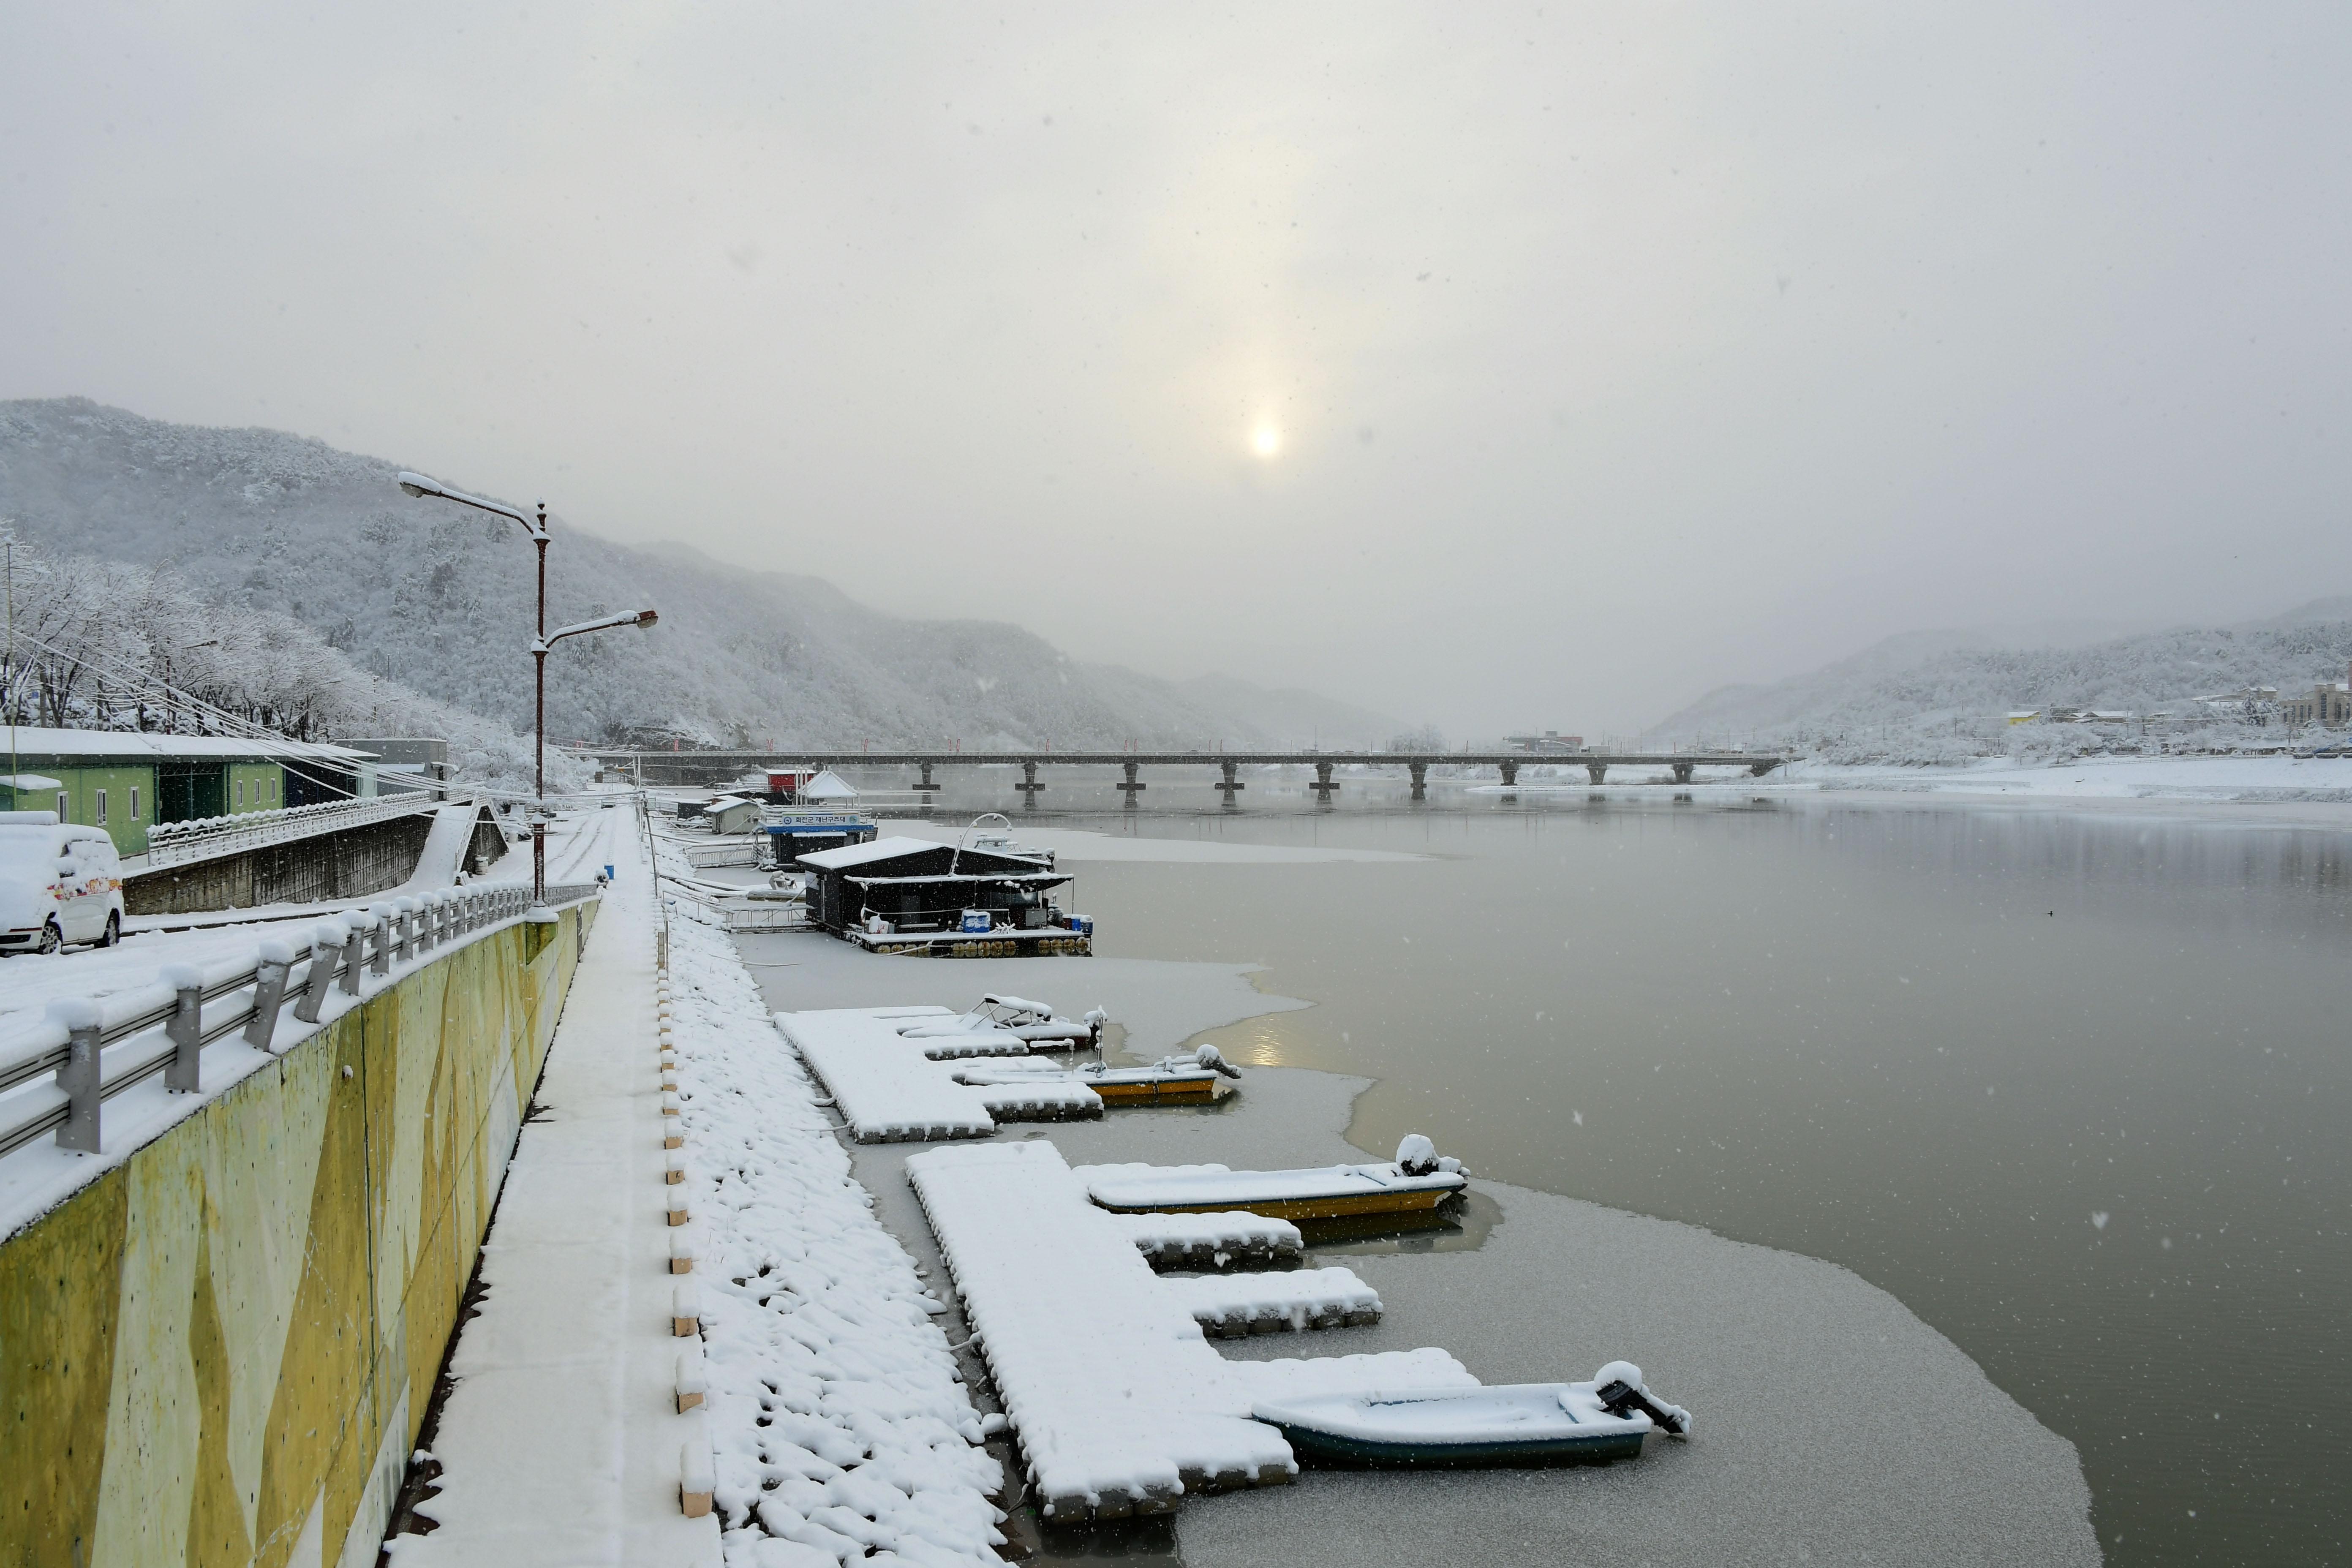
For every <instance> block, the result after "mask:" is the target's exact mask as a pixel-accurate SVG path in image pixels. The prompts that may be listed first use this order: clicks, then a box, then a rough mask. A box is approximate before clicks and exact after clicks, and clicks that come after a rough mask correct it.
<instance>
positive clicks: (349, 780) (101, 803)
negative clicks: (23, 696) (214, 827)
mask: <svg viewBox="0 0 2352 1568" xmlns="http://www.w3.org/2000/svg"><path fill="white" fill-rule="evenodd" d="M0 743H11V744H12V746H13V755H0V810H8V811H54V812H56V813H57V814H58V820H59V821H61V822H74V823H81V824H85V825H87V826H93V827H103V828H105V829H106V831H107V833H108V835H109V836H110V837H112V838H113V840H114V847H115V848H116V849H117V850H119V851H120V852H121V853H122V854H124V855H143V854H145V853H146V851H147V830H148V829H149V828H150V827H152V826H155V825H156V824H158V823H163V822H188V821H193V820H194V819H196V818H199V817H207V816H238V815H240V814H242V813H245V812H249V811H275V810H278V809H279V808H280V807H283V806H289V805H315V804H317V803H318V802H320V801H328V800H348V799H350V798H352V796H354V795H360V794H362V782H363V775H364V783H365V784H373V782H374V780H373V771H374V770H373V768H372V767H369V766H368V765H367V764H369V763H371V762H373V758H372V757H371V756H370V754H369V753H367V752H359V751H354V750H352V748H350V747H348V746H323V745H311V744H305V743H302V742H294V741H276V740H271V741H247V740H239V739H236V738H234V737H229V736H215V735H159V734H150V733H148V732H146V731H136V730H37V729H33V728H30V727H28V726H22V725H20V726H18V727H16V729H15V730H13V731H8V733H7V735H5V736H0ZM364 793H369V794H373V790H372V789H370V790H367V791H365V792H364Z"/></svg>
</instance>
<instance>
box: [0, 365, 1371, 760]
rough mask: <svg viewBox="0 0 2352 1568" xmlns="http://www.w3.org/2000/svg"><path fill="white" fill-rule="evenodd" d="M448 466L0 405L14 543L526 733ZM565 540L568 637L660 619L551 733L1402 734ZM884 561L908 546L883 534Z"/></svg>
mask: <svg viewBox="0 0 2352 1568" xmlns="http://www.w3.org/2000/svg"><path fill="white" fill-rule="evenodd" d="M432 466H433V465H432V463H431V460H430V455H429V454H414V455H411V456H410V457H409V458H408V459H407V460H406V461H404V462H401V463H394V462H389V461H385V460H383V459H381V458H367V457H361V456H357V455H354V454H352V453H348V452H342V451H338V450H336V449H335V448H333V447H329V446H326V445H324V444H323V443H321V442H318V441H314V440H310V439H308V438H305V437H296V436H289V435H286V434H283V433H281V432H278V431H272V430H258V429H246V430H226V429H214V428H208V427H204V426H182V425H169V424H164V423H162V422H159V421H156V420H152V419H145V418H142V417H140V416H137V415H135V414H130V413H126V412H124V411H123V410H121V409H116V408H109V407H105V406H102V405H98V404H95V403H92V402H89V400H87V399H83V398H53V399H42V400H28V401H21V402H10V403H0V519H5V520H9V521H13V524H14V526H15V527H16V530H17V531H18V533H19V534H20V535H21V536H23V537H26V538H27V539H30V540H32V541H34V542H37V544H38V545H40V546H41V547H43V548H44V549H46V550H47V551H49V552H53V553H56V554H59V555H90V556H100V557H104V558H107V559H110V560H116V561H124V562H131V563H140V564H143V565H163V566H168V567H170V568H172V569H173V571H175V572H176V573H178V574H180V575H181V576H182V577H184V578H185V579H186V580H188V581H189V582H191V583H193V584H196V585H198V586H199V587H200V588H203V589H205V590H207V591H209V592H212V593H215V594H216V595H220V596H222V597H223V598H225V599H226V600H228V601H230V602H233V603H236V604H239V605H247V606H251V607H254V608H258V609H267V610H275V611H280V612H283V613H285V614H287V615H290V616H293V617H295V618H296V619H298V620H299V621H302V622H304V623H306V624H307V625H309V626H312V627H315V628H316V629H317V630H318V631H319V632H320V634H321V635H322V636H323V637H325V638H326V639H327V641H328V642H329V643H331V645H333V646H334V647H337V648H340V649H341V650H342V651H343V652H344V653H345V654H347V655H348V656H349V657H350V658H352V660H353V661H354V662H355V663H357V664H359V665H360V666H361V667H362V668H365V669H367V670H369V671H371V672H373V673H374V674H376V675H379V676H382V677H384V678H386V679H391V680H394V681H398V682H400V683H402V684H404V685H406V686H408V687H411V688H413V689H416V690H417V691H420V692H422V693H425V695H427V696H429V697H432V698H436V699H438V700H444V701H447V702H451V703H455V704H457V705H458V706H460V707H463V708H466V709H468V710H472V711H474V712H477V713H480V714H484V715H487V716H489V717H492V718H495V719H498V720H500V721H504V722H506V723H508V724H510V725H514V726H517V727H519V728H527V727H528V725H529V724H530V654H529V647H530V606H531V596H532V594H533V584H532V570H533V568H532V561H531V555H532V552H531V550H530V546H529V544H528V542H526V541H525V539H524V537H523V535H522V533H521V531H520V530H519V529H517V528H516V527H515V526H514V525H513V524H512V523H511V522H509V521H505V520H503V519H499V518H495V517H491V516H488V515H486V514H484V513H481V512H478V511H473V510H467V509H465V508H461V507H458V506H455V505H453V504H450V503H446V502H439V501H420V500H410V499H408V498H406V497H404V496H403V495H402V494H401V493H400V491H399V489H397V487H396V485H395V484H394V479H393V476H394V473H395V472H396V471H397V470H398V469H399V468H404V467H414V468H425V469H427V470H428V471H429V470H430V469H431V468H432ZM435 477H436V478H437V479H441V480H442V481H444V482H445V483H447V484H450V485H453V486H457V487H460V488H463V487H464V486H465V483H466V479H465V476H464V475H462V474H453V473H438V474H436V476H435ZM501 499H505V500H528V498H501ZM551 524H552V528H553V531H554V533H555V542H554V544H553V546H552V547H551V550H550V551H549V553H548V564H549V570H548V578H549V592H548V600H549V604H548V620H549V625H550V626H551V627H552V626H562V625H565V624H567V623H570V622H572V621H577V620H583V619H586V618H588V617H590V616H596V615H599V614H602V613H606V612H611V611H617V610H623V609H634V608H637V607H640V606H645V605H651V606H653V607H655V608H656V609H658V610H659V611H660V612H661V617H662V618H661V624H660V625H659V626H656V627H655V628H653V629H652V630H650V631H646V632H636V631H627V632H607V633H603V634H600V635H597V636H593V637H580V638H574V639H571V640H569V641H566V642H565V643H563V644H562V645H561V646H560V647H558V649H557V650H556V651H555V652H554V653H553V654H552V655H551V657H550V658H549V661H548V675H549V679H548V731H549V734H550V735H551V737H556V736H561V737H563V738H566V739H588V740H595V741H604V740H608V739H617V738H620V737H623V736H637V737H641V738H645V739H654V738H656V737H661V736H670V735H676V736H679V737H682V738H683V739H684V740H685V742H686V743H688V744H694V743H697V742H711V743H721V744H739V745H768V744H775V745H778V746H782V747H786V748H790V747H796V746H826V747H835V746H854V745H858V744H861V743H864V742H871V743H872V744H873V746H874V747H875V748H876V749H877V750H879V749H885V748H895V747H904V746H936V745H943V744H946V743H949V742H960V743H961V745H962V746H963V747H964V748H966V749H980V748H985V747H1004V748H1031V747H1045V746H1055V747H1062V748H1073V747H1104V746H1117V745H1119V744H1121V743H1123V742H1129V741H1135V742H1142V743H1144V744H1147V745H1151V746H1157V747H1171V748H1177V747H1192V746H1199V747H1207V746H1211V745H1213V744H1216V743H1218V742H1223V743H1225V744H1227V745H1233V746H1245V745H1290V744H1300V743H1305V742H1309V741H1312V740H1316V739H1318V738H1319V739H1320V741H1321V742H1323V743H1324V744H1326V745H1330V744H1335V743H1343V744H1373V743H1377V742H1384V741H1386V740H1387V739H1388V738H1389V737H1390V736H1391V734H1393V733H1395V732H1396V731H1399V730H1402V729H1403V728H1404V725H1403V724H1402V723H1401V722H1399V721H1396V720H1393V719H1390V718H1386V717H1383V716H1381V715H1379V714H1376V713H1371V712H1369V711H1366V710H1362V709H1359V708H1353V707H1350V706H1349V705H1347V704H1344V703H1339V702H1336V701H1332V700H1328V699H1324V698H1319V697H1317V696H1314V695H1313V694H1311V693H1307V692H1299V691H1289V690H1273V689H1266V688H1263V687H1259V686H1255V685H1253V684H1251V683H1249V682H1247V681H1244V680H1240V679H1234V678H1231V677H1224V676H1211V677H1204V678H1202V679H1197V680H1194V681H1192V682H1188V683H1176V682H1171V681H1165V680H1160V679H1153V678H1151V677H1149V676H1145V675H1141V674H1139V673H1137V672H1135V671H1133V670H1129V669H1125V668H1118V667H1116V666H1109V665H1095V664H1083V663H1079V662H1076V661H1074V660H1072V659H1070V658H1068V657H1067V656H1066V655H1064V654H1063V653H1061V652H1060V651H1059V650H1057V649H1056V648H1055V647H1054V646H1053V645H1052V644H1051V643H1050V642H1048V641H1046V640H1045V638H1044V637H1039V636H1037V635H1035V634H1034V633H1032V632H1029V631H1025V630H1024V629H1022V628H1020V627H1018V626H1012V625H1008V624H1005V623H1004V622H1003V621H1002V620H999V619H995V618H992V617H991V616H989V614H988V612H989V610H990V608H991V606H989V605H974V606H973V611H974V615H973V618H971V619H970V620H957V621H911V620H901V619H898V618H896V617H893V616H889V615H887V614H886V613H885V612H883V611H881V610H878V609H876V608H873V607H870V606H867V605H861V604H858V603H856V602H854V601H852V600H851V599H849V598H848V597H847V596H845V595H843V594H841V593H839V592H838V591H836V590H835V588H833V587H832V586H831V585H830V584H826V583H824V582H822V581H819V580H818V579H815V578H813V577H804V576H795V575H793V574H789V573H784V572H777V571H772V570H769V569H767V565H766V562H765V561H763V560H761V559H745V560H740V561H734V560H729V561H721V560H717V559H714V558H712V557H710V556H708V555H705V554H702V553H700V552H697V551H694V550H691V549H688V548H686V547H684V546H667V547H663V548H659V549H655V550H634V549H630V548H627V547H625V546H623V545H619V544H615V543H613V542H609V541H606V540H603V539H600V538H597V537H596V536H594V535H593V534H588V533H583V532H581V531H576V530H573V529H570V528H567V527H565V526H564V525H563V523H562V519H561V517H560V516H557V517H555V518H553V519H551ZM823 526H824V520H823V519H814V518H811V519H798V518H795V519H784V520H779V521H777V522H776V523H775V524H774V526H773V528H772V531H770V533H769V535H768V537H769V538H770V539H771V540H772V556H773V558H774V559H778V560H790V559H791V558H792V555H793V542H794V540H795V538H796V536H799V535H801V534H802V533H803V532H804V531H808V530H813V529H816V528H820V527H823ZM874 548H875V549H877V550H881V551H887V550H889V549H891V548H893V545H892V543H891V542H890V541H889V539H888V538H887V537H884V536H877V538H876V539H875V541H874ZM1056 592H1057V589H1056V585H1055V584H1053V583H1051V582H1042V583H1040V584H1037V588H1036V598H1035V600H1034V603H1030V604H1024V605H1020V606H1017V608H1018V610H1019V612H1020V613H1021V614H1022V615H1023V616H1024V618H1032V619H1034V618H1040V617H1045V618H1048V619H1050V616H1051V614H1052V606H1053V604H1054V599H1055V594H1056ZM1015 608H1016V607H1015V606H1011V605H1007V606H1003V610H1002V611H1000V612H999V613H1000V614H1003V613H1010V612H1012V611H1013V610H1014V609H1015Z"/></svg>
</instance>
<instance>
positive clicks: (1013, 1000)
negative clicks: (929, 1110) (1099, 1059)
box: [898, 992, 1110, 1056]
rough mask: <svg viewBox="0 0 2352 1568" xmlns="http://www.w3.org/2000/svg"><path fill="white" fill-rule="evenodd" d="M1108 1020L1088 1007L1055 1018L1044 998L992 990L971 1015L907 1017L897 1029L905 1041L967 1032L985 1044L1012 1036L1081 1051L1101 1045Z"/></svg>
mask: <svg viewBox="0 0 2352 1568" xmlns="http://www.w3.org/2000/svg"><path fill="white" fill-rule="evenodd" d="M1109 1021H1110V1016H1109V1015H1108V1013H1105V1012H1104V1011H1103V1010H1102V1009H1101V1008H1099V1007H1096V1008H1093V1009H1091V1010H1089V1011H1088V1012H1087V1016H1086V1017H1085V1018H1084V1019H1082V1020H1073V1019H1069V1018H1057V1017H1055V1016H1054V1009H1053V1008H1052V1007H1050V1006H1048V1005H1046V1004H1045V1003H1043V1002H1032V1001H1030V1000H1029V999H1028V998H1027V997H1024V996H1011V995H1003V994H998V993H996V992H990V993H989V994H986V995H984V996H982V998H981V999H980V1005H979V1006H977V1007H974V1008H973V1009H972V1010H971V1012H969V1013H964V1014H961V1015H959V1016H955V1017H952V1018H942V1017H937V1016H933V1017H927V1018H909V1019H908V1020H906V1021H905V1022H904V1023H902V1024H901V1025H900V1026H898V1033H899V1035H900V1036H902V1037H905V1038H907V1039H909V1040H956V1039H957V1038H958V1037H961V1036H971V1037H974V1038H975V1039H977V1040H979V1041H981V1042H982V1043H983V1044H987V1045H1001V1044H1002V1043H1003V1042H1004V1041H1005V1040H1006V1038H1007V1037H1010V1038H1012V1039H1013V1040H1018V1041H1020V1042H1021V1044H1022V1046H1023V1047H1026V1048H1030V1049H1035V1050H1045V1051H1080V1050H1092V1049H1095V1048H1096V1047H1098V1046H1099V1045H1100V1043H1101V1041H1102V1031H1103V1026H1104V1025H1105V1024H1107V1023H1108V1022H1109ZM1019 1054H1020V1052H1019V1051H1017V1050H1012V1049H1002V1050H999V1049H976V1050H974V1051H972V1052H971V1055H973V1056H1017V1055H1019Z"/></svg>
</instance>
